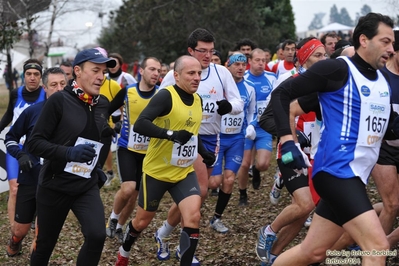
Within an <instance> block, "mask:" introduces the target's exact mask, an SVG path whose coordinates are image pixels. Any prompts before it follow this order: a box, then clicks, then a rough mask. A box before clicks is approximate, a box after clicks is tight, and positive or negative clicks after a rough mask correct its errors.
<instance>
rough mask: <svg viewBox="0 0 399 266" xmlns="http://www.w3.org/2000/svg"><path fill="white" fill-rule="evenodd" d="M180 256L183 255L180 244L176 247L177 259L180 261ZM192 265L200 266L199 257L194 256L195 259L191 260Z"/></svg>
mask: <svg viewBox="0 0 399 266" xmlns="http://www.w3.org/2000/svg"><path fill="white" fill-rule="evenodd" d="M180 257H181V255H180V247H179V246H178V247H177V248H176V259H177V260H178V261H180ZM191 266H200V262H199V260H198V259H197V257H196V256H195V255H194V257H193V261H192V262H191Z"/></svg>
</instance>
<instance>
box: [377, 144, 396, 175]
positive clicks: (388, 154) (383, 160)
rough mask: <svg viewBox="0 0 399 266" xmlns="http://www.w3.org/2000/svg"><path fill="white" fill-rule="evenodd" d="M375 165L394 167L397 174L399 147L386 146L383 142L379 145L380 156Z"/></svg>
mask: <svg viewBox="0 0 399 266" xmlns="http://www.w3.org/2000/svg"><path fill="white" fill-rule="evenodd" d="M377 164H380V165H394V166H396V171H397V173H399V147H394V146H390V145H388V144H387V143H386V142H385V141H383V142H382V143H381V148H380V155H379V156H378V161H377Z"/></svg>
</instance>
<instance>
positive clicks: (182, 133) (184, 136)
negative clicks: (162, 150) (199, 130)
mask: <svg viewBox="0 0 399 266" xmlns="http://www.w3.org/2000/svg"><path fill="white" fill-rule="evenodd" d="M192 135H193V133H191V132H188V131H187V130H184V129H182V130H179V131H173V135H172V136H171V137H170V140H171V141H173V142H176V143H179V144H180V145H184V144H186V143H187V142H188V141H189V140H190V139H191V136H192Z"/></svg>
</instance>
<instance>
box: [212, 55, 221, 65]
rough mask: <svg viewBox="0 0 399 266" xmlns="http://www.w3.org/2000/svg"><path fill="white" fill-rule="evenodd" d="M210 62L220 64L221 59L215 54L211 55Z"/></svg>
mask: <svg viewBox="0 0 399 266" xmlns="http://www.w3.org/2000/svg"><path fill="white" fill-rule="evenodd" d="M211 62H212V63H214V64H218V65H221V64H222V61H221V60H220V58H219V56H217V55H215V54H214V55H212V59H211Z"/></svg>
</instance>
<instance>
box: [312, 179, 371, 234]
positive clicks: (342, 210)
mask: <svg viewBox="0 0 399 266" xmlns="http://www.w3.org/2000/svg"><path fill="white" fill-rule="evenodd" d="M312 180H313V184H314V188H315V189H316V191H317V193H318V194H319V195H320V198H321V199H320V202H319V204H318V205H317V207H316V213H317V214H318V215H320V216H321V217H324V218H325V219H327V220H330V221H331V222H333V223H335V224H337V225H339V226H342V225H343V224H345V223H346V222H348V221H350V220H352V219H353V218H355V217H357V216H359V215H360V214H362V213H365V212H367V211H369V210H372V209H373V206H372V205H371V203H370V199H369V198H368V196H367V191H366V186H365V185H364V183H363V182H362V180H361V179H360V178H359V177H357V176H354V177H353V178H337V177H335V176H333V175H331V174H329V173H326V172H318V173H317V174H316V175H315V176H314V177H313V179H312Z"/></svg>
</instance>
